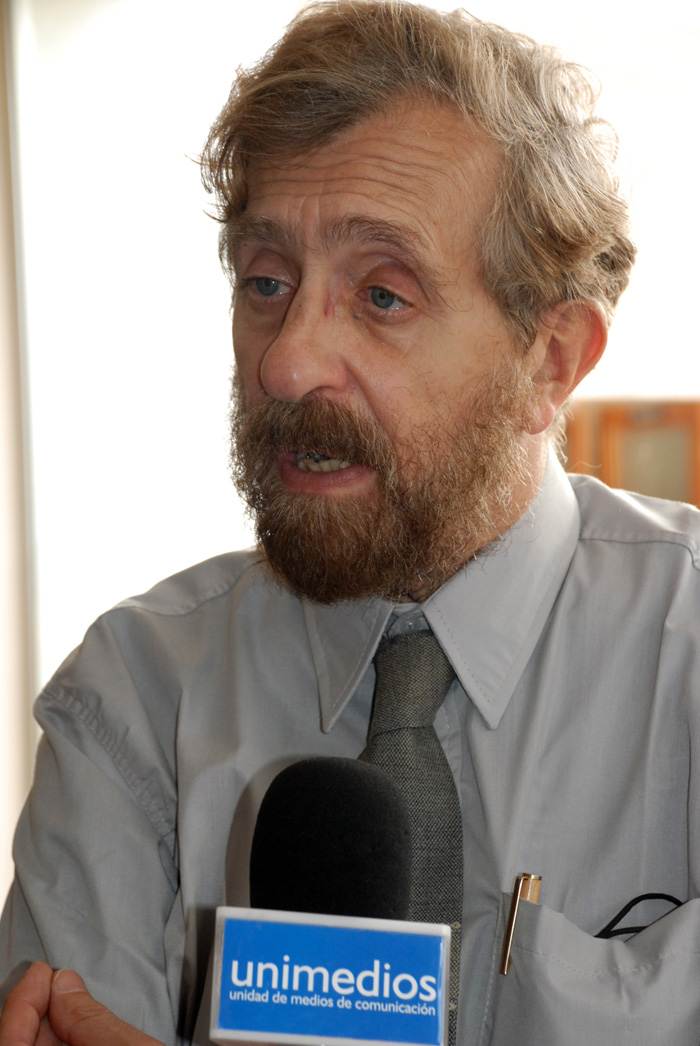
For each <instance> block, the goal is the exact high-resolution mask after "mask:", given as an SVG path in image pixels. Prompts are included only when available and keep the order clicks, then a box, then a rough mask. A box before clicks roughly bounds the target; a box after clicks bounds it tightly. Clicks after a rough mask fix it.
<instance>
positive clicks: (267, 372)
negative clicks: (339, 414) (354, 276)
mask: <svg viewBox="0 0 700 1046" xmlns="http://www.w3.org/2000/svg"><path fill="white" fill-rule="evenodd" d="M342 328H343V323H342V321H341V320H340V317H338V316H337V314H336V311H335V309H334V308H333V307H332V306H330V305H329V304H328V299H325V300H324V298H323V297H320V296H317V295H315V294H305V293H304V292H303V291H302V290H301V288H300V289H299V290H298V291H297V293H296V295H295V297H294V300H293V301H292V303H291V305H290V307H289V310H288V312H287V315H286V316H285V319H284V323H283V325H282V328H281V329H280V331H279V332H278V334H277V336H276V337H275V340H274V341H273V342H272V343H271V345H270V346H269V347H268V349H267V351H266V352H265V355H264V356H263V358H262V362H261V364H260V381H261V383H262V386H263V388H264V389H265V391H266V392H267V393H268V395H269V396H271V397H272V398H273V399H276V400H281V401H284V402H287V403H298V402H299V401H300V400H302V399H303V398H304V396H308V395H309V394H310V393H317V392H320V393H323V394H324V395H331V396H332V395H334V394H336V393H342V392H343V391H344V390H345V389H346V388H347V385H348V380H349V374H348V369H347V362H346V358H345V351H344V349H345V345H344V342H345V340H346V339H345V338H344V337H343V329H342ZM345 334H346V337H347V334H348V332H345Z"/></svg>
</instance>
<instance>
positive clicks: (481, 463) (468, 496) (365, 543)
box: [233, 103, 532, 602]
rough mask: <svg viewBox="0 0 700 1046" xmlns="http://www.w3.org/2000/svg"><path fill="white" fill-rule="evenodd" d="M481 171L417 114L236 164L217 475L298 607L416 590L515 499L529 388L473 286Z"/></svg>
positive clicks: (457, 126)
mask: <svg viewBox="0 0 700 1046" xmlns="http://www.w3.org/2000/svg"><path fill="white" fill-rule="evenodd" d="M497 165H498V161H497V158H496V157H494V155H493V154H492V153H491V151H490V150H489V148H488V146H487V145H486V144H485V142H483V141H482V140H481V139H480V137H479V136H478V135H477V133H476V132H474V131H472V130H471V129H469V128H468V127H467V126H466V125H465V123H464V120H463V119H462V117H461V116H459V115H458V114H456V113H454V112H453V111H452V110H450V109H447V108H445V107H437V106H434V105H432V104H430V103H425V104H414V105H412V106H408V105H405V104H403V105H397V107H396V108H395V110H394V111H389V112H388V113H387V114H386V115H383V116H381V117H377V118H374V119H371V120H368V121H366V122H365V123H362V124H360V125H358V126H357V127H355V128H352V129H351V130H349V131H347V132H346V133H344V134H343V135H341V136H340V137H339V138H338V139H337V140H336V141H334V142H332V143H331V144H330V145H328V146H326V147H324V148H322V149H320V150H319V151H318V152H316V153H314V154H312V155H310V156H306V157H302V158H299V159H298V160H295V161H287V162H284V163H282V162H280V163H279V164H273V163H271V162H266V163H261V164H259V165H257V166H253V167H252V168H251V169H250V170H249V185H250V192H249V199H248V205H247V207H246V211H245V213H244V214H243V216H242V218H241V220H240V226H239V228H238V229H237V230H236V248H235V252H234V253H235V268H236V281H237V284H236V295H235V303H234V321H233V336H234V348H235V356H236V365H237V380H236V396H235V400H234V443H235V449H234V473H235V475H236V480H237V483H238V485H239V489H240V490H241V492H242V493H243V495H244V496H245V497H246V498H247V500H248V502H249V504H250V505H251V507H252V508H253V512H254V515H255V517H256V521H257V525H258V532H259V538H260V540H261V543H262V545H263V547H264V548H265V550H266V552H267V555H268V558H269V559H270V561H271V563H272V565H273V567H274V568H275V569H276V570H277V572H278V573H279V574H281V575H282V576H283V577H285V578H286V579H287V581H288V582H289V583H290V584H291V586H292V587H293V588H295V589H296V590H297V591H300V592H302V593H304V594H306V595H308V596H310V597H311V598H314V599H317V600H319V601H322V602H329V601H334V600H338V599H343V598H355V597H361V596H366V595H371V594H381V595H385V596H390V597H393V598H399V597H401V596H412V597H414V598H425V596H427V595H428V594H429V593H430V592H432V591H434V590H435V588H437V587H438V586H439V585H440V584H442V583H443V582H444V581H445V580H447V578H448V577H450V576H451V574H453V573H454V572H455V571H456V570H457V569H459V567H460V566H461V565H462V564H463V563H464V562H466V561H467V559H469V558H470V557H471V556H473V555H474V554H475V553H476V552H477V551H478V550H479V549H480V548H482V547H483V546H484V545H485V544H486V543H488V542H489V541H491V540H492V539H493V538H494V537H496V536H497V534H499V533H500V532H502V531H503V530H505V529H506V528H507V527H508V526H509V525H510V523H511V522H512V521H513V519H514V518H517V516H518V515H519V513H520V512H521V511H522V507H524V506H523V505H521V504H520V501H521V499H522V497H524V494H523V491H524V490H525V488H526V487H527V485H528V484H527V477H526V469H525V468H524V453H525V452H524V449H523V447H524V442H525V436H524V430H525V429H526V427H527V417H528V412H529V404H530V399H531V395H532V385H531V383H530V382H529V380H528V378H527V376H526V375H525V365H524V364H523V362H522V360H521V357H522V356H523V353H522V351H521V350H518V349H516V348H515V347H514V346H513V345H512V343H511V340H510V338H509V335H508V333H507V331H506V328H505V325H504V322H503V320H502V318H501V316H500V314H499V313H498V310H497V309H496V307H495V306H494V305H493V303H492V302H491V301H490V299H489V298H488V296H487V295H486V293H485V291H484V290H483V289H482V288H481V286H480V283H479V280H478V252H477V249H476V238H477V233H478V229H479V226H480V223H481V221H482V220H483V217H484V216H485V214H486V213H487V212H488V208H489V206H490V203H491V197H492V192H493V185H494V178H495V173H496V170H497Z"/></svg>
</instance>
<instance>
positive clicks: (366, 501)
mask: <svg viewBox="0 0 700 1046" xmlns="http://www.w3.org/2000/svg"><path fill="white" fill-rule="evenodd" d="M532 401H533V386H532V382H531V381H530V379H529V378H527V376H526V375H525V374H524V373H523V369H522V367H521V366H520V364H519V363H518V362H517V361H514V362H513V363H511V364H510V365H509V367H508V368H507V370H506V371H504V372H502V373H499V374H498V375H497V376H496V377H495V378H494V379H492V381H491V382H490V383H489V384H488V386H486V387H484V388H483V389H482V390H481V392H480V393H479V394H478V395H476V396H475V397H474V398H473V399H472V401H471V403H470V405H469V408H468V410H467V411H466V412H465V414H464V415H463V416H462V417H460V418H459V419H458V420H457V421H456V422H453V427H452V431H446V430H445V428H444V427H443V425H444V422H441V421H440V420H439V419H438V418H435V420H434V422H433V424H432V425H431V426H427V427H424V428H423V429H415V430H414V431H412V432H411V433H410V436H409V438H408V439H407V440H405V441H404V442H403V443H402V445H401V446H400V447H399V448H398V449H399V450H400V451H404V455H403V463H402V464H399V455H398V454H397V451H396V450H395V449H394V447H393V446H392V445H391V443H390V442H389V440H388V439H387V437H386V435H385V434H384V433H383V432H382V430H381V429H380V428H379V426H378V425H377V424H376V423H374V422H372V421H369V420H368V419H366V418H363V417H358V416H356V415H355V414H353V413H352V412H351V411H349V410H348V409H347V408H345V407H342V406H339V405H338V404H335V403H332V402H329V401H327V400H322V399H316V398H311V399H305V400H302V401H301V402H299V403H291V404H290V403H282V402H278V401H276V400H271V399H267V400H264V401H262V402H261V403H259V404H256V405H254V406H252V407H250V408H248V409H246V408H244V407H243V404H242V397H241V395H240V391H239V388H238V384H237V381H236V379H235V378H234V385H233V393H232V408H231V434H232V444H231V471H232V477H233V480H234V483H235V486H236V489H237V490H238V492H239V494H240V495H241V496H242V498H243V499H244V500H245V502H246V504H247V506H248V510H249V514H250V516H251V519H252V520H253V523H254V525H255V530H256V535H257V539H258V543H259V546H260V548H261V549H262V551H263V552H264V554H265V557H266V559H267V560H268V562H269V564H270V566H271V568H272V570H273V572H274V574H275V575H276V576H277V578H278V579H280V580H281V581H282V582H283V583H284V584H285V585H287V586H288V587H289V588H290V589H291V590H292V591H294V592H296V593H297V594H298V595H300V596H306V597H307V598H308V599H311V600H313V601H314V602H317V603H336V602H340V601H342V600H350V599H363V598H367V597H371V596H383V597H385V598H387V599H391V600H400V599H404V598H406V597H407V596H408V597H410V596H411V594H412V593H420V596H419V597H418V598H421V599H423V598H427V595H428V594H430V593H432V592H434V591H436V590H437V589H438V588H439V587H440V586H441V585H442V584H443V583H444V582H445V581H447V580H448V579H449V578H450V577H452V575H453V574H455V573H456V572H457V571H458V570H459V569H460V568H461V567H462V566H463V565H464V564H465V563H466V562H468V561H469V560H470V559H472V558H473V557H474V556H475V555H476V554H477V553H478V552H479V551H480V550H481V549H482V548H483V547H484V545H485V544H487V543H488V542H490V541H492V540H493V539H494V538H495V537H496V536H497V535H499V534H501V533H502V532H503V531H504V530H505V529H507V527H508V526H509V525H510V522H511V520H512V516H513V497H514V491H516V490H518V489H520V488H521V486H522V483H523V480H524V479H526V468H525V454H524V450H523V441H522V434H523V430H524V428H525V425H526V423H527V419H528V417H529V415H530V409H531V404H532ZM320 448H322V450H323V453H325V454H326V455H328V456H329V457H338V458H341V459H346V460H349V461H352V462H353V463H356V464H364V465H369V466H370V467H371V468H373V469H374V470H375V473H376V475H377V479H378V485H377V489H376V492H375V494H374V496H372V495H367V493H361V494H358V495H357V496H356V497H355V496H353V495H352V494H346V495H343V496H341V497H324V496H320V495H314V494H300V493H292V492H290V491H288V490H287V489H286V487H285V486H284V485H283V483H282V481H281V479H280V476H279V472H278V468H277V455H278V453H279V452H280V451H310V452H311V451H318V450H319V449H320Z"/></svg>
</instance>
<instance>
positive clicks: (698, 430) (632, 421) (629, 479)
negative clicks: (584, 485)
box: [565, 400, 700, 505]
mask: <svg viewBox="0 0 700 1046" xmlns="http://www.w3.org/2000/svg"><path fill="white" fill-rule="evenodd" d="M565 453H566V456H567V469H568V471H569V472H583V473H587V474H588V475H591V476H597V477H598V479H601V480H602V481H603V482H604V483H607V484H608V485H609V486H611V487H624V488H626V489H627V490H633V491H636V492H637V493H639V494H652V495H653V496H654V497H660V498H671V499H672V500H674V501H688V502H690V503H691V504H694V505H700V402H694V401H693V402H681V401H678V402H677V401H669V400H667V401H639V402H633V401H630V402H612V401H607V400H579V401H574V403H573V406H572V417H571V418H570V419H569V420H568V421H567V425H566V448H565Z"/></svg>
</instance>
